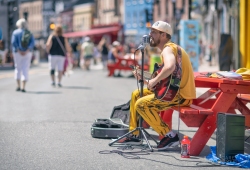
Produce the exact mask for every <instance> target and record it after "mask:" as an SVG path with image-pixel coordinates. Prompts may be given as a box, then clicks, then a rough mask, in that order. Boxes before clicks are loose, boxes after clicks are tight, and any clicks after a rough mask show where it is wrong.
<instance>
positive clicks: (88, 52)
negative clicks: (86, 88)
mask: <svg viewBox="0 0 250 170" xmlns="http://www.w3.org/2000/svg"><path fill="white" fill-rule="evenodd" d="M93 57H94V44H93V43H92V42H91V40H90V38H89V37H85V38H84V42H83V44H82V47H81V59H82V60H84V68H85V69H86V70H89V69H90V68H89V66H90V62H91V59H92V58H93Z"/></svg>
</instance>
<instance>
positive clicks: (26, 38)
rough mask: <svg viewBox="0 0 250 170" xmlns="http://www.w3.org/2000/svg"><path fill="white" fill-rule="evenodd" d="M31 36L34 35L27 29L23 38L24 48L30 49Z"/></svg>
mask: <svg viewBox="0 0 250 170" xmlns="http://www.w3.org/2000/svg"><path fill="white" fill-rule="evenodd" d="M31 36H32V34H31V32H30V31H29V30H27V29H25V30H24V31H23V35H22V38H21V45H22V47H23V48H28V45H29V42H30V39H31Z"/></svg>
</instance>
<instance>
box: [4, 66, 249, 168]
mask: <svg viewBox="0 0 250 170" xmlns="http://www.w3.org/2000/svg"><path fill="white" fill-rule="evenodd" d="M217 69H218V67H217V66H212V67H210V66H208V65H205V64H204V65H203V66H202V67H200V68H199V71H217ZM29 73H30V80H29V82H28V83H27V87H26V90H27V92H26V93H22V92H16V91H15V88H16V82H15V80H14V78H13V74H14V73H13V70H1V71H0V106H1V107H0V113H1V114H0V169H1V170H22V169H23V170H44V169H46V170H78V169H79V170H83V169H84V170H85V169H86V170H92V169H93V170H97V169H100V170H106V169H110V170H116V169H121V170H123V169H124V170H125V169H134V170H142V169H143V170H151V169H154V170H158V169H159V170H162V169H175V170H176V169H184V168H185V169H201V168H203V169H222V168H223V169H236V168H232V167H225V166H223V167H222V166H215V165H212V164H210V162H209V161H208V160H207V159H206V158H205V157H206V156H207V155H208V154H209V153H210V148H209V147H210V146H215V145H216V135H215V133H214V135H213V136H212V137H211V139H210V140H209V141H208V143H207V145H206V146H205V148H204V149H203V151H202V152H201V154H200V155H199V156H191V158H181V156H180V147H176V148H172V149H169V150H168V151H164V152H157V151H155V152H149V151H147V150H144V148H143V147H135V148H133V150H131V148H122V147H121V146H116V145H115V146H109V145H108V143H109V142H110V141H111V140H110V139H98V138H92V136H91V133H90V128H91V125H92V124H93V122H94V120H95V119H97V118H109V117H110V114H111V112H112V109H113V107H114V106H117V105H120V104H123V103H126V102H127V101H128V100H129V99H130V95H131V92H132V91H133V90H134V89H136V88H137V82H136V80H135V79H134V78H129V75H131V73H130V72H122V74H123V75H124V77H107V74H108V72H107V70H103V69H102V66H101V65H100V64H98V65H92V66H91V70H90V71H85V70H82V69H74V70H72V71H71V72H70V73H69V74H68V75H67V76H64V77H63V81H62V84H63V87H62V88H58V87H52V86H51V85H50V83H51V82H50V77H49V70H48V68H47V63H40V64H39V65H37V66H35V67H32V68H31V69H30V72H29ZM204 90H205V89H197V96H198V95H200V94H201V93H202V92H203V91H204ZM172 127H173V130H174V131H176V132H178V133H179V136H180V138H181V139H182V137H183V135H187V136H189V138H190V139H191V138H192V137H193V135H194V133H195V131H196V130H197V128H189V127H187V126H186V125H185V124H184V123H183V122H182V121H179V119H178V113H177V112H175V113H174V114H173V125H172ZM147 131H148V132H149V133H150V134H151V135H152V137H154V138H155V139H157V140H158V135H157V134H156V132H155V131H154V130H152V129H147ZM144 143H145V142H144ZM150 144H151V146H153V147H154V146H155V145H156V144H155V143H154V142H153V141H152V140H150ZM145 146H147V145H145ZM248 147H249V146H248ZM121 148H122V149H125V150H122V149H121Z"/></svg>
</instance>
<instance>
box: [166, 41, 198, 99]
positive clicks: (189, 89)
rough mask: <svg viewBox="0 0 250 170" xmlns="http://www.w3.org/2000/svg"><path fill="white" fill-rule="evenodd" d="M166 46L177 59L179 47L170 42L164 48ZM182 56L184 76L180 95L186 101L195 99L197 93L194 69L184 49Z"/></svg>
mask: <svg viewBox="0 0 250 170" xmlns="http://www.w3.org/2000/svg"><path fill="white" fill-rule="evenodd" d="M166 46H168V47H170V48H171V49H172V51H173V53H174V56H175V58H176V59H177V45H176V44H174V43H172V42H168V43H166V44H165V45H164V48H165V47H166ZM180 48H181V47H180ZM181 54H182V55H181V58H182V65H181V67H182V76H181V84H180V89H179V90H180V95H181V96H182V97H183V98H184V99H195V98H196V92H195V83H194V73H193V68H192V65H191V62H190V59H189V56H188V54H187V53H186V51H185V50H184V49H183V48H181ZM162 61H163V60H162ZM176 62H177V60H176Z"/></svg>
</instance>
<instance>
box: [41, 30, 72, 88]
mask: <svg viewBox="0 0 250 170" xmlns="http://www.w3.org/2000/svg"><path fill="white" fill-rule="evenodd" d="M62 34H63V30H62V27H61V26H56V28H55V29H54V31H53V33H52V34H51V35H50V36H49V38H48V41H47V43H46V51H47V53H48V54H49V67H50V76H51V80H52V83H51V85H52V86H55V85H56V82H55V71H56V70H57V72H58V77H57V78H58V82H57V85H58V87H62V84H61V81H62V76H63V71H64V69H65V68H64V64H65V60H66V59H67V57H69V56H70V52H71V47H70V44H69V42H68V39H67V38H65V37H63V36H62ZM66 62H67V61H66Z"/></svg>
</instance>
